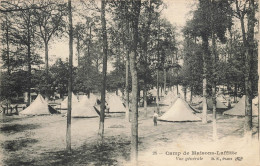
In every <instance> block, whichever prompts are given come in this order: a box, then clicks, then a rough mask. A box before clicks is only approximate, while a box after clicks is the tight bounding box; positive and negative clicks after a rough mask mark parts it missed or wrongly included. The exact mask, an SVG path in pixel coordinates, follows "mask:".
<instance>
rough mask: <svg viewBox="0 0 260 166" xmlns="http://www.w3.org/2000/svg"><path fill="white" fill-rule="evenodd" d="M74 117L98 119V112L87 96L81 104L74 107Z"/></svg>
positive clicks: (72, 113) (72, 114) (72, 111)
mask: <svg viewBox="0 0 260 166" xmlns="http://www.w3.org/2000/svg"><path fill="white" fill-rule="evenodd" d="M71 116H72V117H98V114H97V112H96V111H95V109H94V104H93V105H92V104H91V101H90V100H89V98H88V97H87V96H83V97H82V99H81V100H80V102H78V103H77V104H75V105H73V107H72V110H71Z"/></svg>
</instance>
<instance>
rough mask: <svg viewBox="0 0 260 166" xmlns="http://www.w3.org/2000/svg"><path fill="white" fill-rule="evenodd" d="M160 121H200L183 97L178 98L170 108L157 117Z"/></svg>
mask: <svg viewBox="0 0 260 166" xmlns="http://www.w3.org/2000/svg"><path fill="white" fill-rule="evenodd" d="M158 119H159V120H161V121H169V122H185V121H186V122H187V121H200V120H201V119H200V118H199V117H197V116H196V115H195V112H194V110H193V109H192V108H191V107H190V106H189V104H188V103H186V102H185V101H184V100H183V99H181V98H178V99H177V100H176V101H175V102H174V103H173V105H172V106H171V107H170V109H169V110H168V111H167V112H165V113H164V114H163V115H162V116H161V117H159V118H158Z"/></svg>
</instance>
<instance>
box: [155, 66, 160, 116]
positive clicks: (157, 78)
mask: <svg viewBox="0 0 260 166" xmlns="http://www.w3.org/2000/svg"><path fill="white" fill-rule="evenodd" d="M156 108H157V113H160V108H159V68H157V69H156Z"/></svg>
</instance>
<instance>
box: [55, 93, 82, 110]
mask: <svg viewBox="0 0 260 166" xmlns="http://www.w3.org/2000/svg"><path fill="white" fill-rule="evenodd" d="M78 102H79V101H78V99H77V96H75V95H74V93H72V101H71V103H72V106H73V105H77V104H78ZM60 104H61V109H68V96H67V97H66V98H65V99H64V100H63V101H62V102H61V103H60Z"/></svg>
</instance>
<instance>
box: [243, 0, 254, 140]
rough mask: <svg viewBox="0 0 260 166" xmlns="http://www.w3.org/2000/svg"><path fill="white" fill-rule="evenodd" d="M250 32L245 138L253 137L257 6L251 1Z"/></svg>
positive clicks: (247, 62) (247, 59) (249, 14)
mask: <svg viewBox="0 0 260 166" xmlns="http://www.w3.org/2000/svg"><path fill="white" fill-rule="evenodd" d="M247 19H248V23H247V25H248V32H247V41H246V60H245V75H246V76H245V91H246V110H245V125H244V130H245V136H249V137H252V97H253V92H252V78H251V69H252V60H253V56H254V47H255V46H254V27H255V4H254V0H250V1H249V10H248V13H247Z"/></svg>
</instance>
